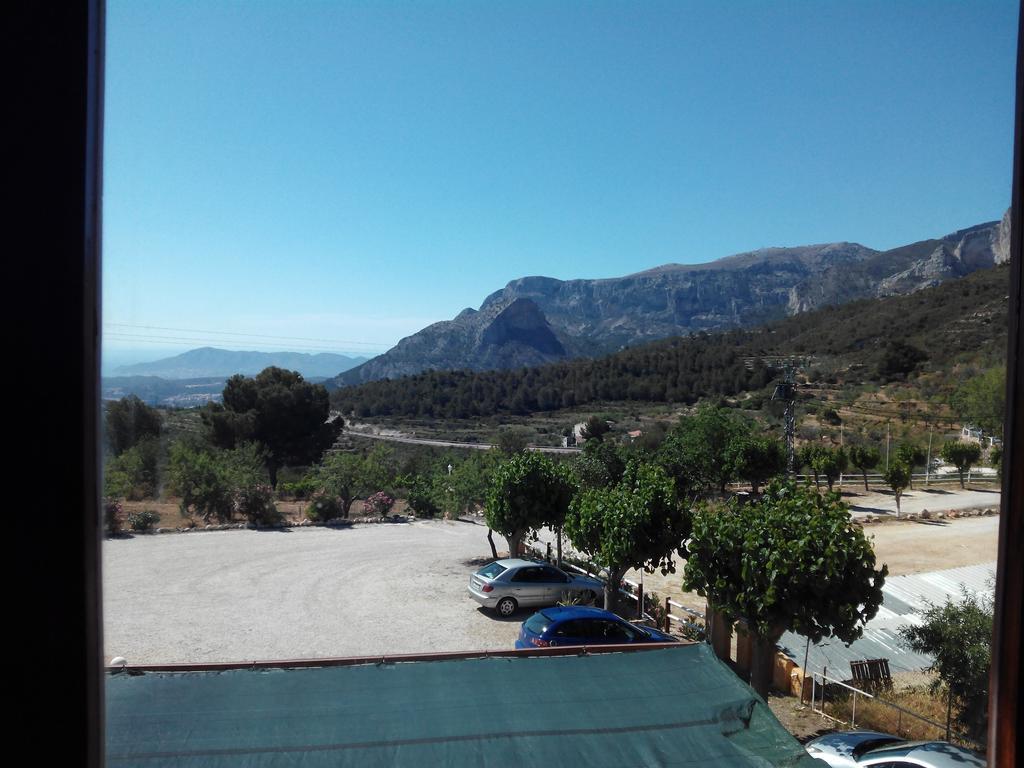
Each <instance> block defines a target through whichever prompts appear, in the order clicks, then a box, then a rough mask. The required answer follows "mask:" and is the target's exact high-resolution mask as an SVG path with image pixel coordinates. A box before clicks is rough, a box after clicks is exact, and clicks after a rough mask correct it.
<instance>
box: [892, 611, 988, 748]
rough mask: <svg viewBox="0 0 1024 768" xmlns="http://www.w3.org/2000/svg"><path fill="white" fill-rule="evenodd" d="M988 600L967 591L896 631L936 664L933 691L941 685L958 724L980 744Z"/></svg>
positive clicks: (985, 720)
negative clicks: (955, 600) (944, 689)
mask: <svg viewBox="0 0 1024 768" xmlns="http://www.w3.org/2000/svg"><path fill="white" fill-rule="evenodd" d="M993 614H994V610H993V605H992V602H991V600H988V601H985V600H980V599H977V598H975V597H973V596H971V595H969V594H967V593H966V592H965V593H964V594H963V596H962V598H961V600H960V601H959V602H953V601H952V600H951V599H949V598H946V602H945V604H944V605H932V606H930V607H929V608H928V610H926V611H925V612H924V614H923V615H922V616H921V622H920V624H913V625H908V626H905V627H903V628H901V629H900V635H901V636H902V638H903V640H904V642H906V643H907V644H908V645H909V646H910V647H911V648H912V649H913V650H914V651H916V652H917V653H923V654H927V655H928V656H931V657H932V658H933V659H934V662H933V663H932V666H931V670H933V671H935V672H937V673H938V679H936V680H935V681H934V682H933V683H932V692H933V693H939V690H940V689H941V688H942V687H943V686H945V687H946V689H947V696H948V697H949V703H950V706H951V708H952V707H953V706H955V708H956V721H957V723H959V724H960V726H961V728H963V729H964V731H966V732H967V734H968V735H969V736H971V737H973V738H975V739H977V740H979V741H981V740H983V739H984V737H985V732H986V730H987V729H988V676H989V667H990V665H991V663H992V621H993Z"/></svg>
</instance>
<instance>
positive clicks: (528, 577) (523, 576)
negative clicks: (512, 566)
mask: <svg viewBox="0 0 1024 768" xmlns="http://www.w3.org/2000/svg"><path fill="white" fill-rule="evenodd" d="M537 570H538V569H537V568H520V569H519V570H518V571H516V575H515V576H513V577H512V581H515V582H519V583H521V582H531V581H536V580H537Z"/></svg>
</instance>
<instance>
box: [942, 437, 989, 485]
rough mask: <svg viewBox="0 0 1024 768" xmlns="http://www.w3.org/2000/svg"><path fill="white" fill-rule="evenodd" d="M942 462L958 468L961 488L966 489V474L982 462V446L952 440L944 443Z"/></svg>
mask: <svg viewBox="0 0 1024 768" xmlns="http://www.w3.org/2000/svg"><path fill="white" fill-rule="evenodd" d="M939 455H940V456H942V460H943V461H946V462H949V463H950V464H952V465H953V466H954V467H956V471H957V474H959V476H960V487H961V488H963V487H964V474H965V473H967V472H968V471H970V469H971V467H972V466H974V465H975V464H977V463H978V462H979V461H980V460H981V446H980V445H978V444H977V443H967V442H964V441H962V440H952V441H950V442H948V443H943V445H942V450H941V451H940V452H939Z"/></svg>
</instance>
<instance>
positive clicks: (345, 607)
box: [103, 521, 532, 664]
mask: <svg viewBox="0 0 1024 768" xmlns="http://www.w3.org/2000/svg"><path fill="white" fill-rule="evenodd" d="M489 555H490V549H489V547H488V545H487V529H486V528H484V527H482V526H479V525H473V524H470V523H463V522H447V521H417V522H411V523H394V524H387V523H385V524H367V525H356V526H353V527H351V528H342V529H329V528H296V529H293V530H290V531H289V530H282V531H276V530H275V531H249V530H232V531H198V532H193V533H184V534H162V535H146V536H135V537H133V538H117V539H109V540H107V541H105V542H104V544H103V612H104V654H105V657H106V660H107V661H108V662H109V660H110V659H111V658H113V657H115V656H123V657H125V658H126V659H128V661H129V663H135V664H142V663H167V662H192V663H198V662H209V661H250V660H262V659H291V658H316V657H328V656H356V655H364V654H366V655H376V654H395V653H423V652H428V651H442V650H443V651H451V650H477V649H492V648H493V649H504V648H511V647H512V644H513V643H514V642H515V638H516V635H517V633H518V631H519V625H520V623H521V622H522V621H523V620H524V619H525V618H526V616H528V615H529V614H530V613H532V611H529V610H524V611H520V615H517V616H514V617H512V618H511V619H506V620H501V619H498V618H497V617H496V616H494V614H492V613H490V612H488V611H483V610H482V609H480V608H478V607H477V604H476V603H475V602H473V600H472V599H471V598H470V597H469V596H468V595H467V594H466V585H467V583H468V581H469V575H470V573H471V572H472V571H473V570H475V569H476V568H477V567H479V565H480V564H482V563H483V562H486V561H487V560H489V559H490V557H489Z"/></svg>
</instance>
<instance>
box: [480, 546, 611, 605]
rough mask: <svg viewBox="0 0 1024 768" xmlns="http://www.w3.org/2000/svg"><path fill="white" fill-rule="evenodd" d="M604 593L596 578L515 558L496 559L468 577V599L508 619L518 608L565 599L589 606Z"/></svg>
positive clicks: (549, 603)
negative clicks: (575, 574)
mask: <svg viewBox="0 0 1024 768" xmlns="http://www.w3.org/2000/svg"><path fill="white" fill-rule="evenodd" d="M603 591H604V583H603V582H601V581H598V580H597V579H594V578H590V577H589V576H573V575H570V574H568V573H565V572H563V571H560V570H558V569H557V568H555V567H554V566H553V565H548V564H547V563H544V562H534V561H532V560H520V559H517V558H510V559H507V560H496V561H494V562H493V563H489V564H487V565H485V566H484V567H483V568H481V569H480V570H479V571H477V572H476V573H474V574H473V575H472V576H471V577H470V578H469V596H470V597H472V598H473V599H474V600H476V601H477V602H478V603H480V605H482V606H484V607H485V608H492V609H494V610H495V611H497V612H498V614H499V615H501V616H511V615H512V614H513V613H515V612H516V610H517V609H518V608H519V607H520V606H523V607H526V606H535V605H554V604H555V603H558V602H560V601H563V600H567V599H576V600H579V601H581V602H584V603H589V602H593V601H594V600H596V599H597V596H598V595H599V594H601V593H602V592H603Z"/></svg>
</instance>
